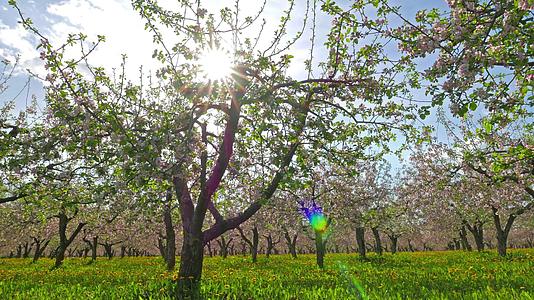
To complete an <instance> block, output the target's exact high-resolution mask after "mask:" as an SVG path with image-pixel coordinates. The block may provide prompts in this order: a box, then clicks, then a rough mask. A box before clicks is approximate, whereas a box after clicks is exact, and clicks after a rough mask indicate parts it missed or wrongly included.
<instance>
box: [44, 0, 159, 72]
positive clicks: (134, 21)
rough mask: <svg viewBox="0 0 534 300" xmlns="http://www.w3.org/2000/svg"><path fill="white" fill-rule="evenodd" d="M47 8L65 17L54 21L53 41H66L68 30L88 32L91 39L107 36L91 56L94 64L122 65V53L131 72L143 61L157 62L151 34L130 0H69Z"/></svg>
mask: <svg viewBox="0 0 534 300" xmlns="http://www.w3.org/2000/svg"><path fill="white" fill-rule="evenodd" d="M47 12H48V13H49V14H51V15H53V16H56V17H60V18H61V19H62V20H64V22H59V23H56V24H52V26H51V30H50V32H51V33H52V34H53V39H51V40H52V41H55V42H59V41H64V40H65V38H66V36H67V35H68V34H69V33H78V32H82V33H84V34H87V35H88V37H89V40H92V41H96V38H97V35H105V36H106V42H105V43H103V44H101V45H100V46H99V47H98V48H97V51H95V52H94V53H92V54H91V56H90V62H91V63H92V64H94V65H97V66H103V67H106V68H108V69H111V68H114V67H119V66H120V62H121V55H122V54H126V55H127V56H128V61H127V66H129V67H128V69H127V72H128V73H131V72H134V73H135V72H136V70H137V69H138V67H139V66H140V65H145V66H146V65H149V67H150V66H151V65H153V64H154V61H153V59H152V58H151V54H152V51H153V45H152V36H151V34H150V33H148V32H146V31H145V30H144V28H143V27H144V26H143V24H144V23H143V22H142V20H141V18H140V17H139V16H138V14H137V12H135V11H134V10H133V9H132V7H131V5H130V3H129V1H121V0H92V1H87V0H69V1H63V2H61V3H58V4H52V5H49V6H48V8H47ZM132 77H135V76H132Z"/></svg>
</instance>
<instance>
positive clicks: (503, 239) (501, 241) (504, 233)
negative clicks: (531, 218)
mask: <svg viewBox="0 0 534 300" xmlns="http://www.w3.org/2000/svg"><path fill="white" fill-rule="evenodd" d="M491 211H492V212H493V222H494V224H495V230H496V233H497V252H498V253H499V255H500V256H506V244H507V242H508V234H509V233H510V229H512V225H513V224H514V221H515V218H516V215H514V214H511V215H510V216H508V220H507V221H506V225H505V227H504V228H503V227H502V226H501V217H500V215H499V214H498V210H497V208H495V207H492V208H491Z"/></svg>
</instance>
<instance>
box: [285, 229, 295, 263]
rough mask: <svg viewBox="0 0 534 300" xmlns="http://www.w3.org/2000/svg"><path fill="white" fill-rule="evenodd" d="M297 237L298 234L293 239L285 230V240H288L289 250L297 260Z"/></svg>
mask: <svg viewBox="0 0 534 300" xmlns="http://www.w3.org/2000/svg"><path fill="white" fill-rule="evenodd" d="M297 237H298V233H296V234H295V235H294V236H293V239H292V238H291V236H290V235H289V232H288V231H287V230H285V229H284V238H285V239H286V244H287V248H288V251H289V253H290V254H291V257H293V258H297Z"/></svg>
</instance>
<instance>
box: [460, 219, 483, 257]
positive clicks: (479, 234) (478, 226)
mask: <svg viewBox="0 0 534 300" xmlns="http://www.w3.org/2000/svg"><path fill="white" fill-rule="evenodd" d="M464 224H465V227H467V230H469V232H471V234H472V235H473V238H474V240H475V244H476V246H477V251H479V252H480V251H483V250H484V224H483V223H482V222H480V221H477V222H475V224H474V225H473V226H471V224H469V223H467V222H464Z"/></svg>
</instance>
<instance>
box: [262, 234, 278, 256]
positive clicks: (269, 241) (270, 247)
mask: <svg viewBox="0 0 534 300" xmlns="http://www.w3.org/2000/svg"><path fill="white" fill-rule="evenodd" d="M264 237H265V239H266V240H267V249H266V250H265V255H266V256H267V257H269V256H270V255H271V253H272V252H273V249H274V246H275V245H276V244H278V243H279V242H280V238H278V240H277V241H276V242H275V241H274V240H273V237H272V235H271V234H270V233H269V234H268V235H266V236H264Z"/></svg>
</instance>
